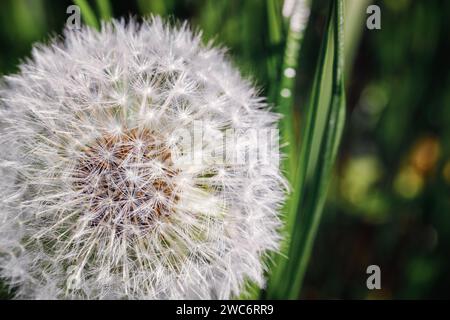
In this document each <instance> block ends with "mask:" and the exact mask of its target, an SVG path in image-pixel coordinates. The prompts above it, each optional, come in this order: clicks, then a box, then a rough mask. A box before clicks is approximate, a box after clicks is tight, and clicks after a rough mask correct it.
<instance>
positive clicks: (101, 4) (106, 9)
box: [97, 0, 112, 21]
mask: <svg viewBox="0 0 450 320" xmlns="http://www.w3.org/2000/svg"><path fill="white" fill-rule="evenodd" d="M97 8H98V11H99V12H100V17H101V18H102V20H104V21H108V20H111V18H112V9H111V3H110V2H109V0H97Z"/></svg>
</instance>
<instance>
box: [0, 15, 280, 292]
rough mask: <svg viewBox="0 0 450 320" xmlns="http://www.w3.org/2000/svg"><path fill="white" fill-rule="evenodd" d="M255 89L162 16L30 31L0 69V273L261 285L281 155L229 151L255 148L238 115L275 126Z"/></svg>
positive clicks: (28, 278) (130, 285) (69, 288)
mask: <svg viewBox="0 0 450 320" xmlns="http://www.w3.org/2000/svg"><path fill="white" fill-rule="evenodd" d="M256 92H257V90H256V89H255V88H254V87H253V85H252V84H251V83H250V82H249V81H247V80H245V79H243V78H242V77H241V76H240V74H239V72H237V70H236V69H235V68H234V67H233V66H232V64H231V63H230V62H229V61H228V60H227V58H226V56H225V55H224V52H223V50H222V49H218V48H214V47H213V46H211V45H203V44H202V42H201V39H200V36H199V35H198V34H196V33H194V32H192V31H191V30H190V29H189V28H188V26H187V25H186V24H183V25H181V26H178V27H174V26H171V25H167V24H166V23H164V22H163V21H162V20H161V19H160V18H157V17H155V18H151V19H148V20H144V21H143V22H142V23H138V22H136V21H134V20H133V19H131V21H129V22H125V21H123V20H121V21H118V20H114V21H112V22H110V23H104V24H103V25H102V28H101V31H94V30H92V29H88V28H84V29H82V30H78V31H71V30H66V31H65V34H64V40H61V41H58V40H55V41H53V42H51V43H50V44H46V45H44V44H39V45H36V46H35V48H34V49H33V51H32V56H31V57H30V58H29V59H28V60H27V61H25V62H24V63H23V64H22V65H20V71H19V72H18V73H17V74H16V75H11V76H8V77H5V78H4V81H3V83H2V84H1V85H0V119H1V120H0V131H1V132H0V176H1V177H2V179H1V180H0V276H1V277H2V278H3V279H6V281H7V282H8V283H9V285H10V286H11V287H13V288H15V292H16V294H17V296H18V297H21V298H33V299H111V298H114V299H123V298H127V299H211V298H218V299H228V298H231V297H233V296H238V295H240V294H241V293H243V292H244V291H245V289H246V283H247V282H248V281H252V282H254V283H257V284H258V285H259V286H261V287H262V286H264V278H263V273H264V271H265V269H266V266H265V264H264V260H265V259H264V258H265V256H266V255H267V254H268V253H269V252H271V251H276V250H277V249H278V243H279V240H280V235H279V228H280V220H279V218H278V210H279V208H280V207H281V205H282V204H283V201H284V193H285V189H286V188H285V182H284V179H283V177H282V175H281V173H280V169H279V166H278V163H277V161H269V162H268V163H267V162H264V161H262V160H261V158H259V157H256V156H255V157H251V159H250V160H249V161H247V162H245V163H236V162H234V161H233V159H228V158H226V157H224V155H226V153H227V151H226V150H232V151H233V150H244V151H245V152H247V153H250V156H252V155H254V154H256V152H257V147H256V144H258V143H259V142H260V141H259V142H258V141H257V140H255V139H254V138H253V137H252V134H251V133H249V132H247V129H249V128H254V129H258V130H259V129H261V130H262V129H268V130H270V129H276V125H277V121H278V118H279V117H278V115H276V114H274V113H272V112H270V111H269V110H268V108H267V105H266V104H265V102H264V100H262V99H261V97H258V96H257V94H256ZM196 123H201V124H202V129H203V131H202V133H201V134H200V135H199V137H200V138H201V139H200V140H201V142H199V141H192V140H191V139H190V138H192V137H195V136H196V132H195V128H196V127H195V125H194V124H196ZM227 130H234V131H236V132H238V137H237V138H236V139H233V140H232V142H231V144H230V145H226V144H225V142H224V139H223V137H224V133H225V132H226V131H227ZM266 136H267V135H266ZM263 142H266V141H263ZM269 149H270V150H269V151H270V152H271V153H272V154H273V155H275V156H279V150H278V145H271V147H270V148H269Z"/></svg>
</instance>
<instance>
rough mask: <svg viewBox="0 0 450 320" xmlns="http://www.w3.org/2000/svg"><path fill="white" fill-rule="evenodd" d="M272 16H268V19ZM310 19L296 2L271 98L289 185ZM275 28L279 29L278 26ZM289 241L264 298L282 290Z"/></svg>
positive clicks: (289, 215)
mask: <svg viewBox="0 0 450 320" xmlns="http://www.w3.org/2000/svg"><path fill="white" fill-rule="evenodd" d="M270 16H271V15H269V18H270ZM308 17H309V1H307V0H304V1H299V2H297V7H296V8H295V9H294V13H293V15H292V16H291V21H290V23H289V30H288V35H287V39H286V47H285V52H284V58H283V63H282V68H281V70H280V73H281V75H280V77H279V78H280V83H279V85H277V86H276V96H275V98H274V100H275V104H276V106H277V107H278V109H277V110H278V112H279V113H280V114H281V115H282V116H283V119H282V121H281V125H280V130H281V142H282V144H283V145H286V146H285V147H284V150H283V151H284V153H285V154H286V156H287V157H286V159H285V161H284V162H283V170H284V171H286V172H287V173H289V175H288V179H289V180H290V183H291V185H293V186H295V185H296V179H295V177H296V171H297V154H298V147H297V139H296V135H295V131H294V123H293V118H294V110H293V109H294V87H295V80H296V71H297V67H298V66H297V63H298V57H299V53H300V49H301V44H302V41H303V37H304V31H305V28H306V25H307V19H308ZM280 23H281V24H282V22H280ZM277 28H279V27H278V26H277ZM296 202H297V201H296V194H295V192H294V194H292V195H291V197H290V198H289V199H288V200H287V202H286V205H285V207H284V208H283V212H284V213H285V234H290V232H291V229H292V228H293V224H294V223H295V217H296V211H295V210H292V208H293V207H295V204H296ZM289 241H290V240H289V239H285V240H284V241H283V243H282V244H281V253H282V254H281V255H278V256H275V257H273V259H274V260H275V266H274V268H273V270H272V273H271V275H270V278H269V285H268V290H267V297H269V298H270V297H273V296H274V294H275V292H276V291H278V289H280V288H281V287H282V282H283V277H285V274H284V270H285V268H286V265H287V260H286V255H287V254H288V250H289Z"/></svg>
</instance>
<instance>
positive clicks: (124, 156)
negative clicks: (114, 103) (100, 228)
mask: <svg viewBox="0 0 450 320" xmlns="http://www.w3.org/2000/svg"><path fill="white" fill-rule="evenodd" d="M176 175H177V171H176V170H174V169H173V162H172V157H171V153H170V150H169V149H168V148H167V146H166V145H164V143H163V140H162V139H160V138H159V137H158V136H157V135H155V134H154V133H153V132H151V131H150V130H148V129H130V130H126V131H123V132H121V133H120V134H115V135H113V134H104V135H102V136H101V137H99V138H98V139H96V140H95V142H94V143H92V144H91V145H89V146H87V147H86V148H85V149H84V150H83V152H82V157H81V158H80V159H79V161H78V164H77V166H76V168H75V170H74V174H73V178H74V187H75V189H76V190H77V191H78V193H79V196H80V198H82V199H83V201H82V202H83V203H88V212H87V214H89V215H90V216H91V217H92V219H91V221H90V223H91V225H92V226H97V225H99V224H108V225H112V226H114V227H115V228H116V229H118V230H122V229H123V226H125V225H134V226H139V227H141V228H148V227H151V226H152V225H153V224H154V221H155V220H156V219H158V218H161V217H164V216H168V215H170V214H171V213H172V212H173V210H174V209H173V207H174V205H175V203H176V202H177V201H178V196H177V193H176V191H175V185H174V184H173V177H175V176H176Z"/></svg>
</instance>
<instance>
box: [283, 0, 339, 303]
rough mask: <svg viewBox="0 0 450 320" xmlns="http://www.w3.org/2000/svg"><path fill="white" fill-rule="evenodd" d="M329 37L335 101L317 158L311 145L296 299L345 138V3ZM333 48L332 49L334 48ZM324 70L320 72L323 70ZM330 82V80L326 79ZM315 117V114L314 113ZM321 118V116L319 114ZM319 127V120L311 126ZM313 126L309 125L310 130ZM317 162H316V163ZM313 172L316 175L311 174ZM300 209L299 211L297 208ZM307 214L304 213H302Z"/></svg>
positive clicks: (296, 245) (297, 249) (294, 268)
mask: <svg viewBox="0 0 450 320" xmlns="http://www.w3.org/2000/svg"><path fill="white" fill-rule="evenodd" d="M329 21H330V22H329V28H328V33H329V34H332V35H333V41H329V40H330V39H326V41H327V42H326V43H327V45H326V47H327V48H326V49H325V55H326V56H328V57H325V65H324V69H322V71H323V72H325V73H328V70H327V69H326V68H325V67H326V61H327V60H330V56H331V55H332V56H333V62H332V83H331V99H329V102H328V108H326V110H323V111H325V112H323V111H322V112H320V113H321V114H322V115H324V114H325V115H326V121H325V127H324V130H323V132H319V133H318V134H319V135H320V139H314V137H312V139H311V141H310V142H312V143H314V141H318V142H319V143H318V146H319V148H316V149H315V150H317V151H316V152H318V153H317V155H315V154H314V145H311V149H310V150H311V156H312V157H309V160H308V162H309V161H313V162H311V163H304V164H303V166H304V167H305V168H306V172H305V173H306V174H304V177H305V180H304V181H305V182H306V183H307V184H306V185H305V186H304V187H303V191H304V192H303V195H302V196H303V198H302V199H301V200H300V204H302V208H301V210H299V211H300V219H299V225H298V228H296V229H295V231H294V234H293V242H292V246H291V250H290V258H291V259H292V260H291V263H290V265H289V268H288V273H289V274H292V275H294V277H293V280H292V281H291V282H290V283H289V286H288V288H289V289H288V291H287V297H288V298H290V299H295V298H297V297H298V295H299V293H300V289H301V286H302V283H303V278H304V275H305V272H306V269H307V265H308V262H309V259H310V256H311V251H312V248H313V243H314V239H315V236H316V233H317V229H318V226H319V223H320V220H321V217H322V212H323V209H324V205H325V201H326V197H327V191H328V185H329V182H330V178H331V175H332V169H333V165H334V162H335V159H336V156H337V152H338V147H339V143H340V141H341V137H342V131H343V127H344V121H345V90H344V47H343V46H344V39H343V38H344V36H343V34H344V33H343V23H344V16H343V0H335V2H334V5H333V9H332V13H331V14H330V20H329ZM331 47H332V48H331ZM320 69H321V68H319V70H320ZM322 79H323V80H325V82H328V81H327V79H326V77H324V78H322ZM327 84H328V83H325V84H322V85H320V87H316V88H319V90H323V88H324V85H327ZM328 85H329V84H328ZM316 97H317V98H316V99H315V100H316V101H315V102H316V103H317V104H316V105H313V106H312V108H314V109H315V110H319V111H320V110H321V109H322V108H321V102H320V100H321V98H322V94H316ZM312 114H313V115H314V113H312ZM315 115H316V116H317V118H319V117H320V114H319V113H315ZM311 123H317V120H316V119H315V121H313V122H311ZM308 125H310V124H306V126H308ZM314 159H316V160H314ZM310 169H312V171H309V170H310ZM297 209H298V208H297ZM303 210H304V212H302V211H303Z"/></svg>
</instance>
